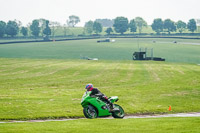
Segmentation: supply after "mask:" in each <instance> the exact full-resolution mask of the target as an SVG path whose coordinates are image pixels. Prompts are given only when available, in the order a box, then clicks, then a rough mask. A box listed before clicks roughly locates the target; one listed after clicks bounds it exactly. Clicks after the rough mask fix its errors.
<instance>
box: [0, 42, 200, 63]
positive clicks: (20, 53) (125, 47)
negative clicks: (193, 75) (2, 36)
mask: <svg viewBox="0 0 200 133" xmlns="http://www.w3.org/2000/svg"><path fill="white" fill-rule="evenodd" d="M96 41H97V40H96V39H91V40H77V41H63V42H43V43H21V44H6V45H0V57H3V58H37V59H38V58H40V59H80V57H81V56H88V57H91V58H99V59H100V60H132V54H133V52H135V51H138V45H139V47H141V48H143V50H144V48H148V49H151V48H153V50H154V56H155V57H162V58H165V59H166V61H168V62H185V63H196V64H200V54H199V53H200V42H199V40H194V39H193V40H192V39H176V41H177V42H178V43H176V44H175V43H173V41H175V40H174V39H131V38H127V39H116V42H115V43H97V42H96ZM153 41H155V42H156V43H153ZM148 56H151V53H150V50H149V51H148Z"/></svg>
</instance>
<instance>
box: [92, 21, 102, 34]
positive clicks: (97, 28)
mask: <svg viewBox="0 0 200 133" xmlns="http://www.w3.org/2000/svg"><path fill="white" fill-rule="evenodd" d="M93 31H94V32H95V33H96V34H98V33H101V32H102V25H101V24H100V23H99V22H96V21H95V22H94V24H93Z"/></svg>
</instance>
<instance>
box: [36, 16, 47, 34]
mask: <svg viewBox="0 0 200 133" xmlns="http://www.w3.org/2000/svg"><path fill="white" fill-rule="evenodd" d="M46 21H47V20H46V19H44V18H40V19H38V22H39V27H40V31H42V32H41V34H42V36H44V33H43V31H44V29H45V28H46Z"/></svg>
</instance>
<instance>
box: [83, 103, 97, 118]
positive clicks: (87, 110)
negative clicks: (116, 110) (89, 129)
mask: <svg viewBox="0 0 200 133" xmlns="http://www.w3.org/2000/svg"><path fill="white" fill-rule="evenodd" d="M83 113H84V115H85V117H86V118H89V119H94V118H97V111H96V109H95V108H94V107H93V106H91V105H89V106H87V107H84V108H83Z"/></svg>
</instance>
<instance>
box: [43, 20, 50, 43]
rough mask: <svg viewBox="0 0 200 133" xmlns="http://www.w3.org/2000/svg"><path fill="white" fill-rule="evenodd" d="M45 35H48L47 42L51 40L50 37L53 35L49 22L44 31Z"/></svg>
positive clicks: (47, 21)
mask: <svg viewBox="0 0 200 133" xmlns="http://www.w3.org/2000/svg"><path fill="white" fill-rule="evenodd" d="M43 33H44V34H45V35H46V36H45V40H49V35H51V29H50V27H49V20H46V27H45V29H44V30H43Z"/></svg>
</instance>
